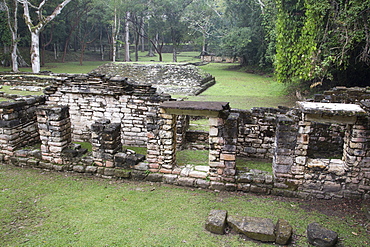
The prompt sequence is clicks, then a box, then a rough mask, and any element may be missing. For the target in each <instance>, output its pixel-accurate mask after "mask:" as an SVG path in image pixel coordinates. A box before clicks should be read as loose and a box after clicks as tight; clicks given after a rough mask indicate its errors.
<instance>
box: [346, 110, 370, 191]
mask: <svg viewBox="0 0 370 247" xmlns="http://www.w3.org/2000/svg"><path fill="white" fill-rule="evenodd" d="M369 133H370V126H369V120H368V119H367V118H365V117H358V118H357V121H356V123H355V124H354V125H348V126H347V131H346V134H345V138H344V150H343V159H344V160H345V164H346V166H347V170H348V171H349V172H348V173H347V178H346V186H345V189H346V190H347V191H345V193H346V194H345V196H346V197H351V196H359V195H358V193H360V194H362V195H365V196H364V198H370V146H369V143H368V138H369V137H368V136H369Z"/></svg>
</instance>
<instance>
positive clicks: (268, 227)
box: [227, 216, 275, 242]
mask: <svg viewBox="0 0 370 247" xmlns="http://www.w3.org/2000/svg"><path fill="white" fill-rule="evenodd" d="M227 223H228V224H229V226H231V227H232V228H233V229H234V230H235V231H236V232H239V233H242V234H244V235H246V236H247V237H249V238H251V239H255V240H260V241H264V242H274V241H275V233H274V230H275V225H274V223H273V222H272V220H271V219H267V218H258V217H249V216H245V217H241V216H228V217H227Z"/></svg>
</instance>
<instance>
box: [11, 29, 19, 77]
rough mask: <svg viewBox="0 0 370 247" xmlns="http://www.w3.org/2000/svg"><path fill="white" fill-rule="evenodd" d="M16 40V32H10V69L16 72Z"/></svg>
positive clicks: (17, 69)
mask: <svg viewBox="0 0 370 247" xmlns="http://www.w3.org/2000/svg"><path fill="white" fill-rule="evenodd" d="M17 50H18V41H17V34H16V33H14V32H12V55H11V56H12V71H13V72H18V71H19V68H18V54H17Z"/></svg>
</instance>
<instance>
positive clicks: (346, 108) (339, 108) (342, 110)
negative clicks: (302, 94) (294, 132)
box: [297, 101, 366, 116]
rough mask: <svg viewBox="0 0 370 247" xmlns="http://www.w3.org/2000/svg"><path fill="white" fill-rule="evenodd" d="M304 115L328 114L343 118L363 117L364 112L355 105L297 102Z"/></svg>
mask: <svg viewBox="0 0 370 247" xmlns="http://www.w3.org/2000/svg"><path fill="white" fill-rule="evenodd" d="M297 104H298V106H299V107H300V108H301V109H302V110H303V112H304V113H330V114H335V115H344V116H353V115H355V116H358V115H364V114H365V113H366V112H365V111H364V110H363V109H362V108H361V107H360V106H359V105H356V104H341V103H318V102H302V101H299V102H297Z"/></svg>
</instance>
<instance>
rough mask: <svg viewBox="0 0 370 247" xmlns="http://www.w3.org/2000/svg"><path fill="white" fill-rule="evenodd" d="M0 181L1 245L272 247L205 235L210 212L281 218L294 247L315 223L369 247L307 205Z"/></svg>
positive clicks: (3, 173)
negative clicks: (291, 232)
mask: <svg viewBox="0 0 370 247" xmlns="http://www.w3.org/2000/svg"><path fill="white" fill-rule="evenodd" d="M0 177H1V179H0V202H1V207H0V218H1V221H0V242H1V246H53V247H56V246H271V244H263V243H256V242H252V241H245V240H243V239H242V238H240V237H239V236H238V235H215V234H212V233H209V232H207V231H206V230H205V229H204V223H205V219H206V217H207V215H208V213H209V212H210V210H212V209H223V210H228V212H229V215H248V216H255V217H267V218H271V219H273V220H274V221H275V222H276V221H277V219H278V218H284V219H286V220H288V221H289V222H290V224H291V225H292V226H293V228H294V232H295V242H296V243H295V246H308V244H307V239H306V237H305V236H306V234H305V231H306V227H307V224H309V223H311V222H314V221H315V222H319V223H321V224H323V225H324V226H325V227H328V228H329V229H332V230H334V231H337V232H338V233H339V236H340V238H341V239H344V240H343V241H344V242H343V244H344V246H366V243H369V241H370V239H369V236H368V235H366V232H365V231H364V228H363V227H362V226H360V225H358V224H357V223H356V222H355V221H354V220H353V219H352V218H351V217H345V218H342V217H328V216H326V215H324V214H321V213H318V212H315V211H313V212H307V211H304V210H303V209H301V208H300V205H301V204H304V203H305V202H304V201H301V202H298V201H295V202H290V201H287V202H284V201H281V200H276V199H274V198H273V197H263V196H254V195H251V194H246V195H243V196H240V195H239V194H233V193H215V192H209V191H203V190H192V189H186V188H179V187H173V186H169V185H161V184H156V183H154V184H153V183H128V182H126V181H120V180H118V181H112V180H102V179H92V178H90V177H86V176H82V177H80V176H76V175H72V176H71V175H68V174H65V173H56V172H47V171H43V170H35V169H27V168H17V167H13V166H4V165H1V166H0ZM168 202H170V203H168ZM353 232H354V233H356V234H357V235H355V234H353Z"/></svg>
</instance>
